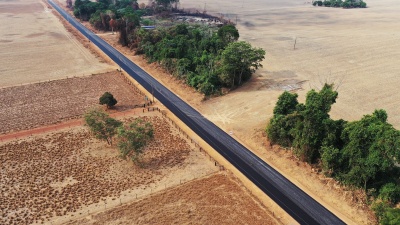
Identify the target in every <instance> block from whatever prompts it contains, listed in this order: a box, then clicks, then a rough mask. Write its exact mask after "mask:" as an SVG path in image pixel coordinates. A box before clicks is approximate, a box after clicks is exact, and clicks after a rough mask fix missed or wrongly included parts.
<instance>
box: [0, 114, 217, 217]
mask: <svg viewBox="0 0 400 225" xmlns="http://www.w3.org/2000/svg"><path fill="white" fill-rule="evenodd" d="M141 118H142V119H144V120H145V121H149V122H151V123H152V124H153V125H154V129H155V132H154V135H155V138H154V140H153V141H152V142H151V143H150V144H149V145H148V146H147V147H146V149H145V151H144V152H145V153H144V155H143V158H142V163H143V167H138V166H135V165H134V164H133V163H132V162H131V161H124V160H122V159H120V158H119V157H118V153H117V150H116V149H115V148H110V147H108V146H107V145H106V144H105V143H104V142H99V141H97V140H95V139H93V138H92V137H91V135H90V134H89V132H88V131H87V130H86V129H85V128H83V127H76V128H72V129H69V130H64V131H59V132H56V133H47V134H40V135H37V136H33V137H28V138H24V139H21V140H15V141H8V142H3V143H0V159H1V162H2V163H1V171H2V172H1V180H2V182H1V183H0V190H1V195H0V197H1V198H0V199H1V200H2V201H1V203H0V205H1V207H0V224H25V223H26V224H30V223H41V221H42V222H46V223H53V224H55V223H57V224H59V223H62V222H66V221H69V220H71V219H74V218H75V219H76V218H79V217H82V216H87V215H88V214H93V213H95V212H98V211H102V210H105V209H110V208H112V207H115V206H118V205H120V204H122V203H127V202H129V201H132V200H135V199H137V198H143V197H144V196H147V195H148V194H151V193H154V192H156V191H159V190H163V189H165V188H170V187H173V186H176V185H179V184H180V183H181V182H182V183H184V182H187V181H188V180H192V179H195V178H199V177H202V176H205V175H208V174H211V173H214V172H216V171H218V167H216V166H214V163H213V162H212V161H210V160H209V159H208V158H207V156H205V155H204V154H203V153H202V152H200V151H199V150H198V149H196V148H195V146H193V145H191V144H190V142H188V141H187V140H186V139H184V138H183V137H182V135H181V134H180V133H179V132H178V131H177V129H176V128H173V126H171V124H170V122H168V121H167V120H166V119H165V118H164V117H163V116H161V114H160V113H159V112H150V113H146V114H145V115H144V116H141ZM130 119H132V118H125V120H128V121H129V120H130ZM175 197H176V198H179V195H177V196H175Z"/></svg>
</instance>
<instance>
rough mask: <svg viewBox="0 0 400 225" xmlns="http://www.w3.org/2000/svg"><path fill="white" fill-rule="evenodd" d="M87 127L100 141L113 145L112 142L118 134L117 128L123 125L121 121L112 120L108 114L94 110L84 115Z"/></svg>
mask: <svg viewBox="0 0 400 225" xmlns="http://www.w3.org/2000/svg"><path fill="white" fill-rule="evenodd" d="M84 119H85V125H86V126H88V127H89V129H90V131H91V132H92V133H93V134H94V136H95V137H96V138H97V139H99V140H106V141H107V143H108V144H109V145H112V140H113V137H114V136H115V134H116V133H117V127H119V126H121V125H122V122H121V121H118V120H116V119H113V118H111V117H110V116H109V115H108V114H107V113H105V112H104V111H101V110H98V109H92V110H90V111H88V112H87V113H85V115H84Z"/></svg>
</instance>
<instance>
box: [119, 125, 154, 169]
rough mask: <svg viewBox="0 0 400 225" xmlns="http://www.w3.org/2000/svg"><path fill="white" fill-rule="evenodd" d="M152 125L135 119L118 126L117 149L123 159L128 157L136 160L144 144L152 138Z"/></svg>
mask: <svg viewBox="0 0 400 225" xmlns="http://www.w3.org/2000/svg"><path fill="white" fill-rule="evenodd" d="M153 137H154V134H153V125H151V123H148V122H145V121H143V120H141V119H136V120H135V121H133V122H132V123H130V124H129V125H127V126H121V127H119V128H118V149H119V151H120V155H121V157H122V158H123V159H126V157H130V158H131V159H132V161H133V162H137V161H138V159H139V157H140V154H141V153H143V148H144V147H145V145H146V144H147V143H148V141H150V140H151V139H153Z"/></svg>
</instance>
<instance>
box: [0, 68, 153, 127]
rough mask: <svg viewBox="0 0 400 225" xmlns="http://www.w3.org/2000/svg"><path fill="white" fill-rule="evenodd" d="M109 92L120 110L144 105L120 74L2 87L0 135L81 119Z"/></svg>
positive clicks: (140, 97) (0, 93) (0, 91)
mask: <svg viewBox="0 0 400 225" xmlns="http://www.w3.org/2000/svg"><path fill="white" fill-rule="evenodd" d="M106 91H108V92H111V93H112V94H113V95H114V97H115V98H116V99H117V101H118V103H117V105H116V106H115V110H117V111H123V110H127V109H132V108H134V106H135V105H136V104H143V103H144V102H145V100H144V98H143V97H142V95H141V94H140V93H139V92H137V91H135V89H134V87H133V86H131V85H129V84H128V83H127V82H126V81H125V80H124V78H123V76H122V75H119V73H118V72H109V73H104V74H99V75H92V76H87V77H72V78H68V79H62V80H55V81H48V82H44V83H35V84H29V85H23V86H14V87H8V88H0V96H1V107H0V124H1V126H0V134H1V133H8V132H12V131H18V130H24V129H31V128H34V127H38V126H43V125H49V124H54V123H57V122H60V121H63V120H68V119H72V118H77V117H81V116H82V114H83V113H84V112H85V110H87V109H88V108H90V107H93V106H95V105H98V103H99V98H100V96H101V95H102V94H103V93H104V92H106Z"/></svg>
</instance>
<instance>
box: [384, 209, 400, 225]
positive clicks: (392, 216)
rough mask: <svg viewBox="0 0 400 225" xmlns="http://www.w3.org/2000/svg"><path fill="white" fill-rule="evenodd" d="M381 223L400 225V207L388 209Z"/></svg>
mask: <svg viewBox="0 0 400 225" xmlns="http://www.w3.org/2000/svg"><path fill="white" fill-rule="evenodd" d="M380 223H381V224H382V225H399V224H400V209H399V208H388V209H386V211H385V212H384V213H383V216H382V219H381V220H380Z"/></svg>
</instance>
